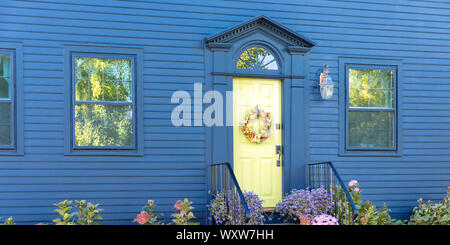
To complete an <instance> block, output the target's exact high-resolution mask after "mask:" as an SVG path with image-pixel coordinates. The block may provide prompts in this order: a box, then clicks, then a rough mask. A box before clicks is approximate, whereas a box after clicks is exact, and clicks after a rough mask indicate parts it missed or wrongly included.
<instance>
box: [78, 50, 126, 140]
mask: <svg viewBox="0 0 450 245" xmlns="http://www.w3.org/2000/svg"><path fill="white" fill-rule="evenodd" d="M131 96H132V70H131V60H129V59H108V58H90V57H77V58H75V107H74V110H75V113H74V117H75V144H76V145H77V146H132V145H133V143H132V140H133V126H132V125H133V119H132V117H133V113H132V110H133V104H132V97H131ZM80 102H83V103H82V104H80Z"/></svg>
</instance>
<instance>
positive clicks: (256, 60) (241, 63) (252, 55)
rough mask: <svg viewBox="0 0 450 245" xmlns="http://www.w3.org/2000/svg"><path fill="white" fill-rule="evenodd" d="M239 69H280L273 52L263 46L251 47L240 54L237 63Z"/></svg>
mask: <svg viewBox="0 0 450 245" xmlns="http://www.w3.org/2000/svg"><path fill="white" fill-rule="evenodd" d="M236 66H237V68H239V69H256V70H278V64H277V62H276V59H275V57H274V56H273V54H272V53H271V52H270V51H269V50H267V49H265V48H262V47H250V48H248V49H246V50H245V51H244V52H242V54H241V55H240V57H239V59H238V61H237V64H236Z"/></svg>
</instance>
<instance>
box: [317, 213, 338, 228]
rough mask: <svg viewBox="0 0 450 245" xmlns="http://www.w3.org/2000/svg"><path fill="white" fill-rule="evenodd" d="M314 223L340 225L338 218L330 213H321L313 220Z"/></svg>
mask: <svg viewBox="0 0 450 245" xmlns="http://www.w3.org/2000/svg"><path fill="white" fill-rule="evenodd" d="M312 225H339V223H338V221H337V219H336V218H335V217H333V216H331V215H328V214H321V215H318V216H316V217H314V219H313V220H312Z"/></svg>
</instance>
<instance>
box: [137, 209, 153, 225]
mask: <svg viewBox="0 0 450 245" xmlns="http://www.w3.org/2000/svg"><path fill="white" fill-rule="evenodd" d="M149 220H150V215H148V213H146V212H144V211H142V212H141V213H140V214H138V215H137V216H136V221H137V222H138V223H139V224H140V225H143V224H145V223H147V222H148V221H149Z"/></svg>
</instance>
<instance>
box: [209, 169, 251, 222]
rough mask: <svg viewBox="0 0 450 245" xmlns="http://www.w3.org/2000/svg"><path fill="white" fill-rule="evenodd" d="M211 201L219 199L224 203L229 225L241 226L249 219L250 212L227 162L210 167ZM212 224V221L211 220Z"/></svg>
mask: <svg viewBox="0 0 450 245" xmlns="http://www.w3.org/2000/svg"><path fill="white" fill-rule="evenodd" d="M210 194H211V199H214V198H221V200H223V201H224V202H225V207H226V209H225V212H226V216H227V217H230V219H229V220H228V223H229V224H230V225H242V224H244V223H245V221H246V220H247V217H250V210H249V209H248V206H247V202H246V201H245V198H244V195H243V194H242V191H241V188H240V187H239V183H238V182H237V179H236V176H235V175H234V172H233V169H232V168H231V164H230V163H228V162H225V163H218V164H212V165H211V190H210ZM212 221H213V223H214V219H212Z"/></svg>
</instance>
